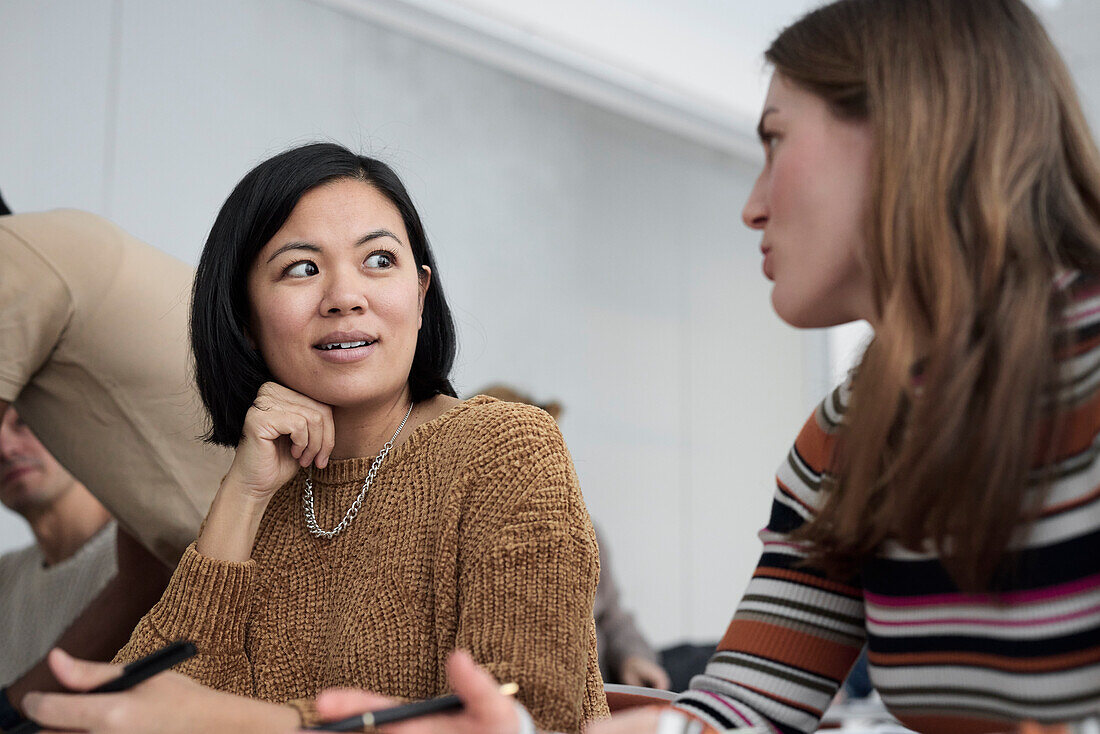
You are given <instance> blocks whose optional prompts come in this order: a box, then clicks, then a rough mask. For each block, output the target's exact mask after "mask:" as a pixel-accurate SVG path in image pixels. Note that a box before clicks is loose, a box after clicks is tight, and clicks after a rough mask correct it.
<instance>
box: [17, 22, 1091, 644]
mask: <svg viewBox="0 0 1100 734" xmlns="http://www.w3.org/2000/svg"><path fill="white" fill-rule="evenodd" d="M1098 14H1100V8H1098V6H1097V4H1096V3H1093V2H1092V1H1091V0H1066V2H1064V3H1062V4H1061V5H1060V6H1059V7H1058V8H1057V9H1055V10H1052V11H1050V15H1049V16H1048V19H1049V21H1050V23H1051V27H1052V29H1053V30H1054V32H1055V35H1056V37H1057V38H1058V39H1059V42H1060V43H1061V44H1062V47H1063V50H1064V52H1065V53H1066V55H1067V59H1068V60H1069V61H1070V63H1071V65H1072V68H1073V70H1074V73H1075V75H1076V76H1077V80H1078V84H1079V86H1080V87H1081V89H1082V94H1083V97H1084V98H1085V99H1086V102H1087V103H1088V104H1089V109H1090V112H1091V113H1092V119H1093V120H1094V125H1096V122H1095V121H1096V120H1098V119H1100V94H1098V89H1100V58H1098V56H1097V50H1096V44H1095V43H1094V39H1095V29H1096V28H1097V27H1098V23H1100V17H1098ZM0 29H3V43H0V94H2V95H3V98H4V99H5V101H6V104H5V110H4V114H3V115H0V141H2V142H3V144H2V145H0V188H2V189H3V191H4V193H5V196H6V197H7V199H8V201H9V203H10V204H11V205H12V207H13V208H14V209H16V210H17V211H19V210H22V211H27V210H33V209H41V208H49V207H54V206H76V207H81V208H85V209H89V210H92V211H95V212H99V213H101V214H104V215H106V216H108V217H111V218H112V219H114V220H115V221H117V222H118V223H120V224H121V225H122V226H124V227H125V228H127V229H129V230H130V231H132V232H134V233H135V234H137V235H139V236H141V237H143V238H144V239H146V240H147V241H149V242H151V243H153V244H155V245H157V246H158V247H161V248H162V249H164V250H166V251H168V252H171V253H173V254H175V255H177V256H178V257H180V258H182V259H184V260H187V261H190V262H194V260H195V259H196V257H197V254H198V250H199V248H200V246H201V243H202V240H203V238H204V236H205V233H206V230H207V228H208V227H209V225H210V223H211V221H212V220H213V217H214V214H215V212H216V210H217V207H218V206H219V204H220V203H221V201H222V199H223V198H224V196H225V195H226V194H227V192H228V191H229V189H230V188H231V187H232V185H233V184H234V183H235V182H236V180H237V179H238V178H239V177H240V176H241V175H242V174H243V173H244V172H245V170H247V168H249V167H250V166H251V165H253V164H254V163H256V162H258V161H259V160H261V159H262V158H264V157H265V156H267V155H270V154H271V153H274V152H276V151H278V150H281V149H283V148H284V147H286V146H288V145H291V144H294V143H297V142H302V141H306V140H312V139H316V138H325V139H335V140H338V141H340V142H343V143H346V144H349V145H351V146H353V147H358V148H360V149H362V150H364V151H365V152H368V153H372V154H375V155H378V156H380V157H383V158H385V159H386V160H388V161H390V162H391V163H393V164H395V166H396V167H397V169H398V170H399V171H400V172H401V173H402V174H403V176H404V177H405V179H406V183H407V184H408V186H409V188H410V190H411V191H412V193H413V195H414V197H415V198H416V200H417V201H418V203H419V205H420V208H421V212H422V215H423V218H424V220H425V222H426V224H427V227H428V231H429V235H430V236H431V237H432V239H433V242H434V244H435V247H436V249H437V254H438V256H439V260H440V272H441V275H442V279H443V281H444V283H445V284H446V287H447V290H448V295H449V298H450V300H451V303H452V305H453V306H454V307H455V310H456V315H457V317H458V320H459V328H460V332H461V340H462V349H461V353H460V357H459V361H458V366H457V370H456V379H457V383H458V385H459V387H460V389H461V390H464V391H470V390H474V389H476V388H477V387H479V386H481V385H483V384H485V383H487V382H490V381H497V380H502V379H504V380H510V381H511V382H513V383H515V384H516V385H518V386H519V387H521V388H525V389H527V390H530V391H532V392H534V393H535V394H536V395H537V396H538V397H541V398H546V399H549V398H557V399H559V400H561V401H563V402H564V403H565V405H566V413H565V416H564V418H563V421H562V427H563V430H564V432H565V434H566V437H567V439H568V441H569V444H570V447H571V449H572V451H573V454H574V458H575V461H576V463H577V468H578V472H579V474H580V476H581V480H582V484H583V486H584V488H585V492H586V496H587V499H588V502H589V506H590V508H591V510H592V513H593V515H594V516H595V517H596V519H597V520H598V521H599V522H600V523H601V525H602V526H603V528H604V531H605V534H606V536H607V539H608V541H609V545H610V547H611V548H612V549H613V551H614V565H615V568H616V570H617V571H618V573H619V576H620V578H621V582H622V585H623V586H624V591H625V595H626V599H627V601H628V602H629V603H630V604H631V605H632V606H634V607H635V608H636V609H637V611H638V616H639V618H640V620H641V623H642V626H643V628H644V629H645V631H647V632H648V633H649V634H650V635H651V636H652V637H653V638H654V639H655V640H656V641H657V642H658V643H661V644H664V643H669V642H673V641H678V640H681V639H685V638H686V639H695V640H707V639H715V638H716V637H718V636H719V635H720V634H721V632H722V631H723V628H724V626H725V623H726V621H727V619H728V616H729V613H730V611H731V610H732V608H733V605H734V603H735V600H736V598H737V597H738V595H739V594H740V591H741V588H742V587H743V584H744V582H745V580H746V579H747V577H748V574H749V572H750V570H751V567H752V565H753V563H754V562H755V557H756V554H757V544H756V540H755V537H754V536H753V533H754V532H755V531H756V529H757V528H759V527H760V526H762V525H763V524H764V522H765V520H766V516H767V508H768V502H769V498H770V492H771V485H772V478H771V477H772V472H773V470H774V467H775V466H776V465H777V464H778V462H779V461H780V460H781V459H782V457H783V456H784V454H785V452H786V448H787V445H788V443H789V441H790V439H791V438H792V437H793V435H794V433H795V432H796V431H797V429H798V427H799V426H800V425H801V422H802V420H803V419H804V417H805V412H806V410H807V409H808V406H809V405H810V404H812V402H813V401H815V400H816V399H817V398H819V397H820V396H821V394H822V393H823V392H824V391H825V390H826V389H827V388H828V386H829V384H830V382H831V380H832V377H833V376H832V374H831V373H830V371H829V370H830V369H831V368H830V367H829V366H828V364H829V363H828V362H827V360H826V359H824V356H825V355H827V354H829V352H830V350H832V352H834V353H838V349H839V347H838V346H837V345H838V344H841V343H842V342H843V338H842V337H841V338H840V341H837V339H836V338H834V337H830V336H829V335H827V334H825V333H821V332H818V333H810V334H806V335H803V336H800V335H798V334H796V333H795V332H793V331H792V330H791V329H789V328H787V327H785V326H783V325H782V324H781V323H780V322H779V321H778V320H777V319H776V318H775V317H774V316H773V315H772V313H771V311H770V308H769V306H768V287H767V284H766V283H765V282H764V281H763V279H762V278H761V277H760V274H759V257H758V253H757V251H756V239H757V238H756V237H754V236H753V235H752V234H751V233H749V232H747V231H746V230H744V229H743V228H742V227H741V226H740V223H739V219H738V210H739V208H740V205H741V202H742V201H743V199H744V197H745V195H746V194H747V191H748V186H749V184H750V181H751V177H752V175H753V173H754V172H753V171H751V170H750V169H749V168H748V167H747V166H746V165H745V164H744V163H742V162H739V161H738V160H736V159H734V158H732V157H730V156H728V155H724V154H720V153H717V152H715V151H712V150H708V149H706V148H705V147H702V146H699V145H693V144H690V143H687V142H684V141H682V140H680V139H678V138H675V137H673V136H671V135H669V134H665V133H660V132H658V131H656V130H654V129H651V128H648V127H646V126H644V125H641V124H638V123H636V122H632V121H631V120H628V119H626V118H623V117H619V116H616V115H613V114H610V113H607V112H604V111H601V110H600V109H597V108H595V107H592V106H589V105H586V104H583V103H580V102H577V101H576V100H574V99H571V98H569V97H568V96H565V95H562V94H558V93H555V92H551V91H548V90H546V89H544V88H541V87H538V86H536V85H533V84H531V83H529V82H524V81H521V80H519V79H517V78H515V77H512V76H509V75H507V74H504V73H501V72H499V71H495V70H493V69H492V68H488V67H486V66H482V65H479V64H477V63H474V62H471V61H469V60H466V59H464V58H462V57H459V56H456V55H454V54H452V53H448V52H444V51H441V50H439V49H436V48H434V47H431V46H429V45H426V44H425V43H424V42H422V41H416V40H413V39H411V38H408V37H405V36H402V35H399V34H395V33H392V32H388V31H386V30H384V29H382V28H380V27H377V26H372V25H370V24H368V23H366V22H364V21H361V20H356V19H353V18H350V17H347V16H344V15H341V14H339V13H337V12H335V11H332V10H329V9H325V8H324V7H321V6H318V5H315V4H312V3H308V2H304V1H303V0H233V1H232V2H215V1H214V0H196V1H193V2H188V3H175V2H169V1H168V0H51V2H49V3H42V2H35V0H0ZM0 277H3V272H2V270H0ZM830 340H832V341H830ZM830 344H832V346H830ZM27 538H28V535H27V533H26V530H25V527H24V526H23V525H22V524H21V523H20V522H19V521H18V519H16V518H13V517H12V516H11V515H6V514H2V513H0V549H3V548H8V547H12V546H14V545H18V544H20V543H22V542H25V541H26V540H27Z"/></svg>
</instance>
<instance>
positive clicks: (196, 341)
mask: <svg viewBox="0 0 1100 734" xmlns="http://www.w3.org/2000/svg"><path fill="white" fill-rule="evenodd" d="M339 179H355V180H358V181H363V182H364V183H366V184H368V185H370V186H372V187H374V188H375V189H376V190H377V191H378V192H379V193H381V194H382V195H383V196H385V197H386V198H387V199H389V201H390V202H391V203H392V204H393V205H394V206H395V207H396V208H397V210H398V212H400V213H401V218H402V219H403V220H404V222H405V231H406V232H407V233H408V235H409V245H410V246H411V248H412V252H413V259H414V260H415V262H416V266H417V269H419V268H420V266H421V265H427V266H428V267H429V268H431V271H432V282H431V286H430V287H429V288H428V293H427V295H426V296H425V298H424V312H423V326H422V327H421V329H420V333H419V335H418V336H417V341H416V351H415V353H414V354H413V362H412V369H411V371H410V372H409V388H410V390H411V392H412V399H413V402H420V401H421V400H426V399H427V398H430V397H432V396H434V395H439V394H441V393H442V394H444V395H450V396H452V397H455V396H456V395H455V390H454V387H453V386H452V385H451V381H450V373H451V366H452V365H453V364H454V358H455V350H456V341H455V326H454V320H453V318H452V317H451V310H450V308H449V307H448V306H447V301H446V299H445V298H444V297H443V288H442V284H441V283H440V279H439V270H438V269H437V268H436V265H435V260H434V258H433V257H432V251H431V248H430V247H429V246H428V238H427V236H426V235H425V234H424V226H423V225H422V224H421V223H420V216H419V215H418V214H417V213H416V207H414V206H413V203H412V199H410V198H409V194H408V192H407V191H406V190H405V187H404V185H403V184H402V183H401V179H399V178H398V177H397V174H396V173H394V172H393V170H392V169H390V167H389V166H387V165H386V164H385V163H382V162H381V161H378V160H375V159H373V158H368V157H366V156H360V155H356V154H355V153H352V152H351V151H350V150H348V149H347V148H344V147H343V146H340V145H336V144H334V143H312V144H310V145H304V146H302V147H299V148H292V149H291V150H288V151H286V152H284V153H280V154H279V155H277V156H275V157H274V158H270V159H268V160H266V161H264V162H263V163H261V164H260V165H258V166H256V167H255V168H253V169H252V170H251V171H249V172H248V174H247V175H245V177H244V178H242V179H241V181H240V183H238V184H237V186H236V188H234V189H233V193H231V194H230V195H229V198H228V199H226V200H225V204H223V205H222V208H221V211H219V212H218V217H217V219H216V220H215V221H214V226H213V227H212V228H211V230H210V236H209V237H208V238H207V240H206V245H205V247H203V250H202V257H201V258H200V259H199V266H198V269H197V270H196V272H195V287H194V291H193V293H192V298H191V350H192V352H193V353H194V356H195V379H196V382H197V383H198V388H199V394H200V395H201V396H202V401H203V403H204V404H205V405H206V410H207V411H208V412H209V413H210V421H211V427H210V430H209V432H208V433H207V434H206V435H205V437H204V438H205V439H206V440H207V441H209V442H211V443H216V444H220V445H222V446H230V447H232V446H236V445H237V444H238V443H239V441H240V437H241V431H242V429H243V428H244V416H245V413H247V412H248V409H249V408H250V407H251V406H252V401H253V400H255V399H256V392H257V391H258V390H259V389H260V386H261V385H262V384H263V383H265V382H267V381H269V380H272V379H273V377H272V375H271V372H270V370H269V369H268V367H267V364H266V363H265V362H264V359H263V357H262V356H261V355H260V352H259V351H258V350H257V349H255V348H253V346H252V344H251V342H250V341H249V337H248V323H249V314H250V309H249V304H248V289H247V277H248V270H249V268H250V267H251V266H252V263H253V261H254V260H255V259H256V256H257V255H258V254H259V252H260V250H261V249H263V247H264V245H265V244H267V242H268V241H269V240H270V239H271V238H272V237H273V236H275V233H276V232H278V231H279V229H280V228H281V227H282V226H283V223H284V222H286V220H287V218H289V217H290V213H291V211H293V209H294V207H295V205H297V203H298V200H299V199H301V198H302V196H303V195H305V194H306V192H308V191H310V190H311V189H314V188H316V187H318V186H322V185H324V184H326V183H329V182H332V181H336V180H339Z"/></svg>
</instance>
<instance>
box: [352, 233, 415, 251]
mask: <svg viewBox="0 0 1100 734" xmlns="http://www.w3.org/2000/svg"><path fill="white" fill-rule="evenodd" d="M379 237H392V238H393V239H395V240H396V241H397V243H398V244H400V245H403V244H405V243H404V242H402V241H401V238H400V237H398V236H397V235H395V234H394V233H393V232H391V231H389V230H388V229H376V230H374V231H372V232H367V233H366V234H365V235H363V236H362V237H360V238H359V240H358V241H357V242H356V243H355V246H356V247H358V246H359V245H362V244H366V243H367V242H370V241H371V240H376V239H378V238H379Z"/></svg>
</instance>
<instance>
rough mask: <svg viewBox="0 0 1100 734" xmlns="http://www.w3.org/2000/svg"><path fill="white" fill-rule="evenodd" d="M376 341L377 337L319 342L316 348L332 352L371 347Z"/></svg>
mask: <svg viewBox="0 0 1100 734" xmlns="http://www.w3.org/2000/svg"><path fill="white" fill-rule="evenodd" d="M376 341H377V339H359V340H358V341H353V342H332V343H330V344H318V345H317V346H315V347H314V349H320V350H321V351H322V352H331V351H334V350H337V349H356V348H358V347H369V346H370V345H371V344H374V343H375V342H376Z"/></svg>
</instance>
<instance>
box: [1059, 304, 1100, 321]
mask: <svg viewBox="0 0 1100 734" xmlns="http://www.w3.org/2000/svg"><path fill="white" fill-rule="evenodd" d="M1098 313H1100V306H1097V307H1095V308H1090V309H1089V310H1088V311H1082V312H1081V313H1075V314H1073V315H1072V316H1070V317H1069V318H1068V319H1066V320H1065V322H1064V323H1066V324H1075V323H1077V322H1078V321H1080V320H1081V319H1087V318H1088V317H1089V316H1095V315H1096V314H1098Z"/></svg>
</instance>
